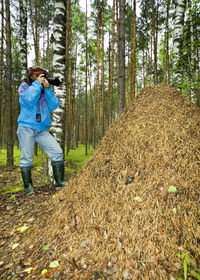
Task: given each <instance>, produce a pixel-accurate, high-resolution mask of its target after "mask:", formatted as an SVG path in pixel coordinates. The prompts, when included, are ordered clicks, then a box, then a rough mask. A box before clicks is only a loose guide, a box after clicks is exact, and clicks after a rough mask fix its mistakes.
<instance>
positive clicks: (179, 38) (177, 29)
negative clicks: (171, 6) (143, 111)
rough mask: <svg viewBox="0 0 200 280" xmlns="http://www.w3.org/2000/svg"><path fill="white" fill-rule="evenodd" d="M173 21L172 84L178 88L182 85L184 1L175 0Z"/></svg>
mask: <svg viewBox="0 0 200 280" xmlns="http://www.w3.org/2000/svg"><path fill="white" fill-rule="evenodd" d="M175 6H176V9H175V20H174V38H173V55H174V61H173V69H174V74H173V84H174V85H175V86H176V85H177V86H178V85H179V86H180V85H181V83H182V71H181V66H180V63H179V62H180V59H181V48H182V42H183V32H184V15H185V8H186V0H176V2H175Z"/></svg>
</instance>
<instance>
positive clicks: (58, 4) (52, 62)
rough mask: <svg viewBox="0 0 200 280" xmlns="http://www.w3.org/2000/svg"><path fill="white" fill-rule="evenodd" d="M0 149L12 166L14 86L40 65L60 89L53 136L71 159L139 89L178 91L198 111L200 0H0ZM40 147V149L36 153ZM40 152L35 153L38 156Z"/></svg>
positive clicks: (95, 138) (15, 115)
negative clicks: (160, 86) (157, 87)
mask: <svg viewBox="0 0 200 280" xmlns="http://www.w3.org/2000/svg"><path fill="white" fill-rule="evenodd" d="M0 12H1V14H0V18H1V35H0V39H1V41H0V46H1V47H0V48H1V51H0V149H6V150H7V166H13V150H14V145H16V144H17V138H16V130H17V118H18V115H19V110H20V107H19V102H18V88H19V85H20V83H21V81H22V80H23V79H24V78H25V76H26V71H27V68H28V67H29V66H32V65H40V66H41V67H43V68H45V69H47V70H48V72H49V73H50V74H51V76H58V77H59V78H60V79H61V80H62V81H63V83H62V85H61V86H59V87H54V92H55V94H56V95H57V96H58V98H59V99H60V101H61V107H60V108H58V109H57V110H55V111H54V112H53V114H52V120H53V122H52V126H51V128H50V130H51V133H52V134H53V135H54V136H55V137H56V138H57V140H58V141H59V142H60V144H61V145H62V147H63V150H64V151H65V154H68V153H69V150H70V149H74V148H76V147H77V146H78V143H79V142H80V141H81V142H82V143H84V145H85V153H86V154H87V153H88V151H87V149H88V145H92V146H93V147H94V148H95V147H96V145H97V144H98V142H99V141H100V140H101V138H102V137H103V135H104V134H105V131H106V130H107V129H108V128H109V126H110V124H111V123H112V122H113V121H114V120H115V119H116V118H117V117H118V116H119V115H120V113H121V112H122V111H123V110H124V108H125V107H126V106H127V104H128V103H129V102H130V101H131V100H132V99H133V98H135V97H136V95H137V94H138V93H139V92H140V91H141V90H142V89H143V88H146V87H148V86H151V85H153V84H158V83H159V84H165V85H166V84H167V85H173V86H175V87H178V88H180V89H181V90H182V93H183V94H184V95H185V96H187V97H188V98H189V99H190V100H191V101H192V102H194V103H195V104H197V106H200V41H199V38H200V3H199V1H198V0H187V1H186V0H151V1H150V0H138V1H136V0H133V1H130V0H127V1H125V0H110V1H107V0H95V1H89V0H85V1H81V3H80V1H78V0H66V1H61V0H55V1H52V0H50V1H44V0H3V1H1V6H0ZM36 148H37V147H36ZM35 152H37V149H36V151H35Z"/></svg>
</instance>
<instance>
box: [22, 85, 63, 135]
mask: <svg viewBox="0 0 200 280" xmlns="http://www.w3.org/2000/svg"><path fill="white" fill-rule="evenodd" d="M18 92H19V103H20V107H21V112H20V115H19V117H18V120H17V122H18V126H26V127H30V128H33V129H38V130H47V129H48V128H49V126H50V125H51V118H50V112H51V111H53V110H55V109H56V108H57V107H58V106H60V102H59V100H58V98H57V97H56V95H55V94H54V92H53V90H52V88H47V89H46V88H43V86H42V85H41V84H40V83H39V82H38V81H34V82H33V83H32V84H30V83H27V82H23V83H22V84H21V85H20V87H19V91H18ZM36 115H40V121H38V120H36Z"/></svg>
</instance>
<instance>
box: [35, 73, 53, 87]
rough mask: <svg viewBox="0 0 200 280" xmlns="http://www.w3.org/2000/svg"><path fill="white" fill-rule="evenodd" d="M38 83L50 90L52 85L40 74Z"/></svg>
mask: <svg viewBox="0 0 200 280" xmlns="http://www.w3.org/2000/svg"><path fill="white" fill-rule="evenodd" d="M37 81H38V82H39V83H40V84H42V85H43V87H44V88H49V87H50V85H49V82H48V81H47V79H45V77H44V74H40V75H39V76H38V77H37Z"/></svg>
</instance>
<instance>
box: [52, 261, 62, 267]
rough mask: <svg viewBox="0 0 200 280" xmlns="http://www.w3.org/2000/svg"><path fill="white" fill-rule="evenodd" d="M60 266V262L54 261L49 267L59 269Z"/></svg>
mask: <svg viewBox="0 0 200 280" xmlns="http://www.w3.org/2000/svg"><path fill="white" fill-rule="evenodd" d="M58 266H60V265H59V262H58V261H53V262H51V263H50V265H49V267H50V268H56V267H58Z"/></svg>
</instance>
